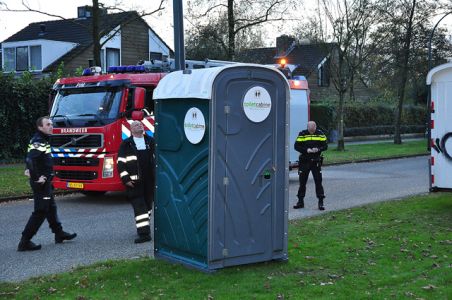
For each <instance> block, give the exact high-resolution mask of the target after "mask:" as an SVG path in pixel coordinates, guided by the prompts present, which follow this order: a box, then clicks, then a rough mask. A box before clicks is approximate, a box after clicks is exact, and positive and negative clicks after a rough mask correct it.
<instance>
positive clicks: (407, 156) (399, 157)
mask: <svg viewBox="0 0 452 300" xmlns="http://www.w3.org/2000/svg"><path fill="white" fill-rule="evenodd" d="M428 155H430V154H429V153H426V154H410V155H401V156H391V157H382V158H369V159H360V160H355V161H348V162H336V163H329V164H324V166H337V165H347V164H357V163H366V162H375V161H382V160H392V159H401V158H411V157H420V156H428Z"/></svg>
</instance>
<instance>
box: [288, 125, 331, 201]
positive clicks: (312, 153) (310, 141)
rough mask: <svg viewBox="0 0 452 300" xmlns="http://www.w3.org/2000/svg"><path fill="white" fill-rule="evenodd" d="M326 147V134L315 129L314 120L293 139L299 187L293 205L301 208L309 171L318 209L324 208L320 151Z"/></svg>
mask: <svg viewBox="0 0 452 300" xmlns="http://www.w3.org/2000/svg"><path fill="white" fill-rule="evenodd" d="M326 149H328V144H327V141H326V136H325V135H324V134H323V132H322V131H321V130H319V129H317V125H316V123H315V122H314V121H309V122H308V129H307V130H303V131H301V132H300V133H299V134H298V137H297V140H296V141H295V150H297V151H298V152H300V157H299V161H298V176H299V181H300V187H299V189H298V194H297V196H298V202H297V204H296V205H295V206H294V207H293V208H295V209H297V208H303V207H304V197H305V194H306V182H307V181H308V176H309V172H312V176H313V177H314V182H315V193H316V195H317V198H318V199H319V209H320V210H324V209H325V207H324V206H323V199H325V192H324V190H323V186H322V169H321V167H322V162H323V156H322V151H325V150H326Z"/></svg>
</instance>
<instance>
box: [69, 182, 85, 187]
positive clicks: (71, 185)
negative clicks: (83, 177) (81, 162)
mask: <svg viewBox="0 0 452 300" xmlns="http://www.w3.org/2000/svg"><path fill="white" fill-rule="evenodd" d="M67 187H68V188H71V189H83V183H81V182H68V183H67Z"/></svg>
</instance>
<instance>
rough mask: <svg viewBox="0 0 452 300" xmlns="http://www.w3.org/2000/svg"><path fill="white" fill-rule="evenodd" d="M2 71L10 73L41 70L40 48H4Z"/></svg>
mask: <svg viewBox="0 0 452 300" xmlns="http://www.w3.org/2000/svg"><path fill="white" fill-rule="evenodd" d="M4 51H5V53H4V58H5V61H4V62H3V63H4V66H3V69H4V70H5V71H7V72H11V71H28V70H32V71H36V70H42V53H41V46H39V45H38V46H30V47H29V46H23V47H16V48H4Z"/></svg>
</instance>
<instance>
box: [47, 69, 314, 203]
mask: <svg viewBox="0 0 452 300" xmlns="http://www.w3.org/2000/svg"><path fill="white" fill-rule="evenodd" d="M186 62H187V66H188V68H201V67H203V68H205V67H214V66H221V65H224V64H227V63H230V62H223V61H189V60H188V61H186ZM170 68H171V66H170V64H166V65H165V64H160V65H159V64H158V63H154V62H152V63H151V62H148V63H145V64H143V65H138V66H121V67H112V68H110V69H109V72H108V74H99V71H100V70H98V69H96V68H91V69H86V70H85V71H84V75H85V76H81V77H71V78H62V79H59V80H57V82H56V83H55V84H54V87H53V93H52V109H51V113H50V117H51V119H52V120H53V123H54V129H53V134H52V135H51V137H50V145H51V150H52V157H53V160H54V172H55V177H54V179H53V184H54V186H55V188H58V189H65V190H69V189H71V190H80V191H81V192H82V193H85V194H91V195H96V194H103V193H105V192H107V191H122V190H125V187H124V185H123V184H122V182H121V180H120V177H119V174H118V170H117V168H116V161H117V155H118V150H119V145H120V144H121V142H122V140H123V139H125V138H127V137H129V136H130V123H132V121H133V120H140V121H141V122H142V123H143V125H144V127H145V130H146V133H147V134H149V135H150V136H153V134H154V102H153V99H152V94H153V90H154V89H155V88H156V86H157V84H158V83H159V81H160V80H161V79H162V78H163V76H165V74H167V72H168V71H169V70H170ZM99 69H100V68H99ZM152 72H156V73H152ZM289 83H290V87H291V104H290V106H291V109H292V110H293V112H295V111H296V112H297V113H296V116H292V114H291V118H292V119H291V126H290V127H291V140H292V139H294V138H293V137H292V135H293V134H296V133H298V131H297V130H300V128H304V127H303V126H305V125H306V122H307V119H308V114H309V98H308V96H307V95H308V88H307V82H306V81H305V79H304V78H303V79H297V80H289ZM298 94H300V96H297V95H298ZM295 123H297V124H295ZM298 123H299V124H298ZM293 125H294V126H293ZM295 125H296V126H295ZM292 127H293V128H294V129H293V130H294V133H293V132H292ZM289 144H290V145H289V146H290V148H292V146H291V145H292V141H289ZM292 152H293V151H291V162H293V160H294V159H296V154H293V153H292ZM292 156H293V157H292Z"/></svg>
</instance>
